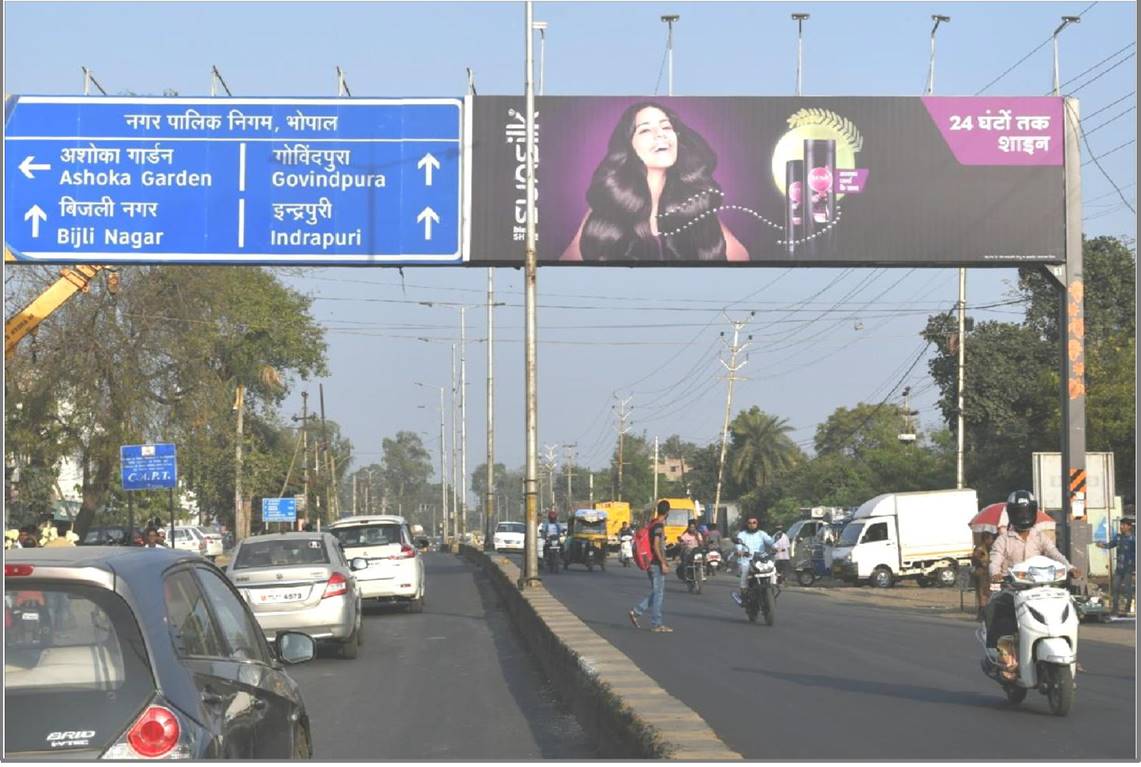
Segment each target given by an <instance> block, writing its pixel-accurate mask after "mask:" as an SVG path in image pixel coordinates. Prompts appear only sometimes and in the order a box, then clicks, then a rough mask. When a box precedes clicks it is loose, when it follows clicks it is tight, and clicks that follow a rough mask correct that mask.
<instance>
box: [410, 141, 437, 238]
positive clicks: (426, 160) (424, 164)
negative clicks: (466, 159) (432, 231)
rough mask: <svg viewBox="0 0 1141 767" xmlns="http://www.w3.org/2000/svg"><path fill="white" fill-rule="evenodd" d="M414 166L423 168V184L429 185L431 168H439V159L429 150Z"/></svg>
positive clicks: (430, 183)
mask: <svg viewBox="0 0 1141 767" xmlns="http://www.w3.org/2000/svg"><path fill="white" fill-rule="evenodd" d="M416 167H417V168H422V169H423V170H424V186H431V185H432V170H433V169H435V170H439V169H440V161H439V160H437V159H436V158H435V157H433V156H432V153H431V152H429V153H428V154H426V155H424V156H423V157H421V158H420V162H418V163H416ZM429 239H431V238H429Z"/></svg>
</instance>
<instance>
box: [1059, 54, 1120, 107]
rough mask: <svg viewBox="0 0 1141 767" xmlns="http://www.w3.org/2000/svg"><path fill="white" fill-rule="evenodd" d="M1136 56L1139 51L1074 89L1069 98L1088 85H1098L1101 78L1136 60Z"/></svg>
mask: <svg viewBox="0 0 1141 767" xmlns="http://www.w3.org/2000/svg"><path fill="white" fill-rule="evenodd" d="M1136 56H1137V51H1134V52H1133V53H1130V54H1129V55H1128V56H1126V57H1125V58H1123V59H1122V60H1121V61H1119V62H1117V63H1116V64H1114V65H1113V66H1111V67H1107V68H1106V69H1103V70H1102V71H1101V72H1099V73H1098V74H1097V75H1096V76H1094V77H1091V78H1090V79H1089V80H1086V81H1085V82H1084V83H1082V84H1081V85H1079V86H1078V87H1077V88H1074V89H1073V90H1072V91H1070V92H1069V93H1068V94H1067V95H1069V96H1073V95H1074V94H1075V93H1077V92H1078V91H1080V90H1081V89H1082V88H1085V87H1086V86H1087V85H1092V84H1093V83H1096V82H1097V81H1098V80H1100V79H1101V78H1103V77H1105V76H1106V75H1108V74H1109V73H1110V72H1112V71H1113V70H1115V69H1117V68H1118V67H1119V66H1121V65H1122V64H1124V63H1125V62H1127V61H1129V60H1130V59H1132V58H1135V57H1136Z"/></svg>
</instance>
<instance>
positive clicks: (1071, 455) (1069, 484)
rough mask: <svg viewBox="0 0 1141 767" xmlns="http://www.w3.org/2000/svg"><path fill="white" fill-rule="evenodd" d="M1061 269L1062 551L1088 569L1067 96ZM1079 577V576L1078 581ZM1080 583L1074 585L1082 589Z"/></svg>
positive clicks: (1074, 115)
mask: <svg viewBox="0 0 1141 767" xmlns="http://www.w3.org/2000/svg"><path fill="white" fill-rule="evenodd" d="M1064 106H1065V114H1066V120H1065V146H1066V152H1065V161H1066V166H1065V167H1066V267H1065V270H1064V272H1063V280H1062V292H1061V300H1060V301H1059V312H1058V328H1059V331H1060V335H1061V341H1062V350H1061V352H1062V380H1061V398H1062V423H1063V424H1064V426H1063V432H1062V520H1061V522H1062V528H1063V535H1062V544H1063V548H1062V552H1063V553H1064V554H1065V555H1066V556H1067V557H1068V558H1069V559H1070V561H1071V562H1072V563H1073V564H1074V566H1076V567H1077V568H1078V569H1079V570H1081V571H1082V574H1083V576H1085V575H1088V573H1089V552H1088V550H1087V548H1086V544H1087V543H1088V542H1089V540H1090V535H1089V524H1088V523H1087V522H1086V509H1085V506H1086V491H1085V487H1086V381H1085V362H1086V355H1085V283H1084V276H1083V254H1082V180H1081V145H1080V128H1079V125H1078V119H1079V114H1080V112H1079V104H1078V100H1077V99H1070V98H1068V99H1066V100H1065V102H1064ZM1081 580H1083V581H1084V577H1083V578H1082V579H1081ZM1084 585H1085V584H1084V583H1080V584H1078V586H1079V588H1084Z"/></svg>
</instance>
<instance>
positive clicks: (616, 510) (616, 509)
mask: <svg viewBox="0 0 1141 767" xmlns="http://www.w3.org/2000/svg"><path fill="white" fill-rule="evenodd" d="M594 508H596V509H601V510H602V511H605V512H606V545H607V546H609V547H610V548H611V549H612V550H614V551H617V550H618V544H619V543H620V541H619V540H618V531H619V530H621V529H622V525H623V524H627V523H629V524H631V525H632V524H633V522H634V518H633V515H632V514H631V512H630V504H628V503H627V502H626V501H599V502H598V503H596V504H594Z"/></svg>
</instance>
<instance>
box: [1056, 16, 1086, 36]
mask: <svg viewBox="0 0 1141 767" xmlns="http://www.w3.org/2000/svg"><path fill="white" fill-rule="evenodd" d="M1081 20H1082V19H1081V17H1080V16H1063V17H1062V23H1061V24H1059V25H1058V28H1057V29H1055V30H1054V36H1055V37H1056V36H1057V35H1058V33H1059V32H1061V31H1062V30H1063V29H1065V28H1066V27H1067V26H1068V25H1070V24H1079V23H1081Z"/></svg>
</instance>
